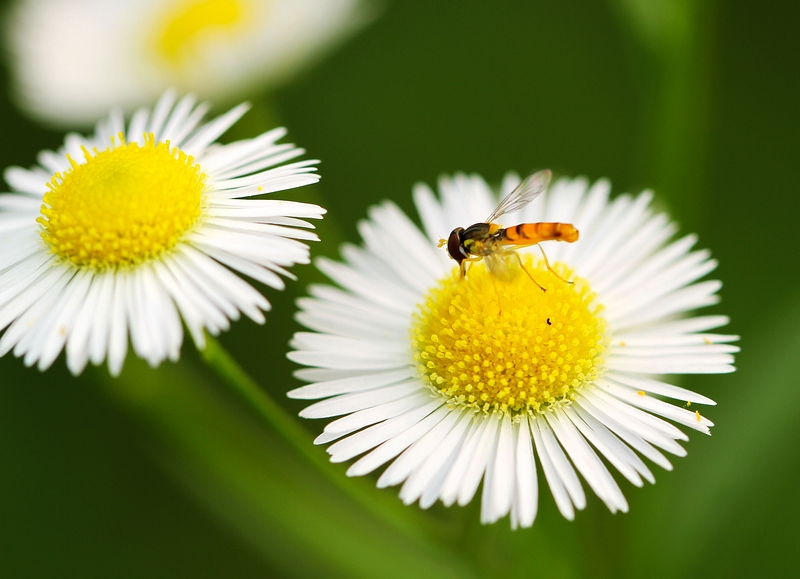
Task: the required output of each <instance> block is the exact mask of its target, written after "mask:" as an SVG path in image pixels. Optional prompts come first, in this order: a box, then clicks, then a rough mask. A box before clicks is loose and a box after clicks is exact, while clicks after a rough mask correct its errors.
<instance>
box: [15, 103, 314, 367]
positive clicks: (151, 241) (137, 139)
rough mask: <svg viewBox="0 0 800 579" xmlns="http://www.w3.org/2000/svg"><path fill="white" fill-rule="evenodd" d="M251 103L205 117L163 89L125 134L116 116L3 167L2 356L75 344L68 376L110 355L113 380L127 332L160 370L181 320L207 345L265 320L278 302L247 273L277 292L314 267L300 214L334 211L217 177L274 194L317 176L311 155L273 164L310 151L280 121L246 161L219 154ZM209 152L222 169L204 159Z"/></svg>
mask: <svg viewBox="0 0 800 579" xmlns="http://www.w3.org/2000/svg"><path fill="white" fill-rule="evenodd" d="M246 108H247V107H246V106H244V105H243V106H239V107H235V108H234V109H232V110H231V111H230V112H228V113H226V114H224V115H222V116H221V117H219V118H217V119H215V120H212V121H210V122H208V123H206V124H202V117H203V114H204V112H205V111H206V110H207V105H204V104H203V105H197V104H196V99H195V97H193V96H187V97H184V98H182V99H178V98H177V92H175V91H168V92H167V93H165V94H164V95H163V96H162V98H161V99H159V101H158V103H157V104H156V106H155V107H154V109H153V110H152V112H151V111H149V110H148V109H140V110H139V111H138V112H137V113H136V114H135V115H134V117H133V118H132V119H131V121H130V123H129V128H128V134H127V135H123V131H124V126H125V125H124V118H123V116H122V115H121V114H120V113H119V112H114V113H112V114H111V115H110V116H109V117H108V118H107V119H105V120H103V121H101V122H99V123H98V124H97V130H96V132H95V134H94V135H92V136H90V137H82V136H80V135H77V134H69V135H67V136H66V137H65V140H64V146H63V147H62V148H61V149H60V150H59V151H57V152H52V151H43V152H42V153H41V154H40V155H39V162H40V164H41V166H40V167H34V168H32V169H30V170H26V169H21V168H19V167H12V168H10V169H7V170H6V172H5V175H6V177H7V179H8V182H9V184H10V185H11V187H12V188H13V189H15V191H14V192H13V193H9V194H0V235H2V237H3V239H4V240H5V241H6V245H7V246H8V249H7V250H6V251H4V252H3V255H2V256H0V329H2V328H7V329H6V330H5V333H4V334H3V336H2V338H0V352H1V353H6V352H8V351H11V350H13V351H14V353H15V355H17V356H24V361H25V363H26V364H28V365H33V364H37V365H38V367H39V368H40V369H45V368H47V367H49V366H50V364H52V362H53V361H54V360H55V358H57V357H58V355H59V353H60V352H61V351H62V350H64V349H65V348H66V355H67V367H68V368H69V369H70V371H72V372H73V373H76V374H77V373H79V372H81V371H82V370H83V369H84V368H85V366H86V364H87V363H88V362H92V363H93V364H101V363H102V362H103V361H104V360H108V366H109V370H110V371H111V373H112V374H114V375H116V374H118V373H119V372H120V371H121V369H122V365H123V362H124V360H125V356H126V353H127V351H128V341H129V340H130V343H131V346H132V349H133V351H134V352H135V353H136V354H137V355H138V356H140V357H141V358H144V359H145V360H147V362H148V363H149V364H150V365H152V366H157V365H158V364H159V363H160V362H162V361H163V360H164V359H170V360H173V361H174V360H177V359H178V356H179V354H180V348H181V344H182V343H183V327H182V322H185V323H186V326H187V327H188V329H189V332H190V333H191V335H192V338H193V340H194V342H195V344H196V345H197V346H198V347H204V346H205V335H204V332H206V331H207V332H209V333H210V334H212V335H216V334H218V333H219V332H220V331H222V330H225V329H227V328H228V327H229V325H230V320H236V319H238V317H239V315H240V314H241V313H244V314H245V315H247V316H248V317H250V318H251V319H253V320H254V321H256V322H259V323H263V322H264V320H265V318H264V312H265V311H267V310H269V309H270V304H269V302H268V301H267V300H266V298H265V297H264V296H262V295H261V294H260V293H259V292H258V291H257V290H256V289H255V288H253V287H252V286H251V285H249V284H248V283H247V282H246V281H244V280H243V279H242V278H241V277H240V275H246V276H249V277H251V278H253V279H255V280H258V281H260V282H263V283H264V284H266V285H268V286H271V287H273V288H277V289H282V288H283V286H284V283H283V280H282V279H281V277H280V276H286V277H292V274H291V273H289V272H288V271H287V269H286V268H288V267H291V266H292V265H294V264H296V263H308V261H309V257H308V253H309V251H308V247H307V246H306V245H305V244H304V243H303V242H302V241H300V240H311V239H316V236H315V235H314V234H313V233H310V232H308V231H305V230H303V229H297V228H298V227H300V228H308V227H310V224H309V223H307V222H305V221H302V220H299V219H296V217H302V218H312V219H316V218H319V217H321V216H322V214H323V213H324V212H325V211H324V209H322V208H321V207H318V206H316V205H308V204H304V203H299V202H288V201H280V200H277V199H270V200H252V199H240V198H239V197H240V195H239V192H240V191H244V192H245V193H246V195H243V196H244V197H247V196H250V195H253V194H254V193H253V192H250V191H248V190H246V189H245V188H241V189H236V188H233V189H229V190H227V191H225V192H224V194H223V193H221V192H220V191H221V190H220V188H219V187H218V185H219V184H220V183H226V184H230V183H232V182H233V183H235V182H236V181H237V180H246V182H247V183H248V187H252V188H253V189H254V190H261V191H264V192H271V191H277V190H280V189H285V188H288V187H293V186H296V185H298V184H299V183H303V182H310V181H316V180H317V179H318V177H317V176H316V175H308V174H307V173H308V171H313V170H314V168H313V167H312V166H311V165H313V164H315V161H300V162H296V163H293V164H291V165H287V166H280V165H278V163H281V162H282V160H283V159H285V158H288V156H289V155H291V157H296V156H298V155H299V154H301V151H302V150H301V149H297V148H296V147H294V145H282V144H281V145H278V144H276V143H275V141H276V139H278V138H279V137H280V136H282V135H283V134H284V132H285V131H284V130H283V129H281V130H278V131H272V132H270V133H268V134H267V135H266V136H267V138H256V139H253V140H252V141H248V142H247V148H246V151H247V157H248V158H249V159H251V160H250V161H247V160H245V161H243V158H242V157H241V156H239V155H236V154H235V153H234V152H235V150H236V145H237V143H231V144H230V145H227V146H225V147H219V148H217V149H216V151H215V150H214V145H213V140H214V139H215V138H216V137H217V136H219V135H220V134H221V133H222V132H224V131H225V130H226V129H227V128H229V127H230V126H231V125H232V124H233V123H234V122H235V121H236V120H237V119H238V118H239V117H240V116H241V115H242V114H243V113H244V111H245V110H246ZM162 138H163V139H169V142H166V141H164V140H159V139H162ZM184 144H185V146H188V147H189V148H190V151H191V156H190V155H189V154H187V150H186V149H184V148H183V146H184ZM207 150H208V151H212V153H213V157H214V167H213V168H214V171H210V170H207V168H206V166H205V165H204V161H205V158H206V151H207ZM277 151H280V153H278V152H277ZM68 156H69V157H68ZM98 166H100V167H105V169H102V168H101V169H98V168H97V167H98ZM267 166H269V167H272V168H271V169H269V170H267V171H263V170H261V169H263V168H265V167H267ZM111 169H113V170H111ZM98 171H99V174H98ZM126 172H127V173H126ZM214 172H216V173H217V174H221V175H224V176H225V178H224V179H221V180H219V182H218V181H217V180H215V178H214V176H213V175H214ZM108 175H113V176H114V178H113V179H108V178H107V176H108ZM117 177H119V178H117ZM226 212H227V213H229V214H230V215H224V214H225V213H226ZM62 223H72V224H76V225H74V226H62V225H61V224H62Z"/></svg>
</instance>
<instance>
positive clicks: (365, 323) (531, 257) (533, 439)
mask: <svg viewBox="0 0 800 579" xmlns="http://www.w3.org/2000/svg"><path fill="white" fill-rule="evenodd" d="M518 182H519V179H518V178H516V177H514V176H509V177H507V178H506V180H505V181H504V183H503V186H502V190H503V191H504V192H508V191H511V190H512V189H513V188H514V187H515V186H516V184H517V183H518ZM609 190H610V186H609V184H608V183H607V182H606V181H599V182H597V183H596V184H594V185H593V186H591V187H589V186H588V184H587V183H586V182H585V181H584V180H582V179H575V180H572V181H569V180H564V179H562V180H559V181H558V182H556V183H555V184H554V186H553V187H552V188H551V190H550V191H549V192H548V193H545V194H544V195H541V196H540V197H538V198H537V199H536V200H535V201H534V202H532V203H530V204H529V205H528V206H527V207H525V208H524V209H523V210H521V211H520V212H519V213H517V214H516V215H514V216H513V217H512V218H506V219H505V220H506V221H508V220H509V219H513V221H514V222H515V223H519V222H537V221H547V222H566V223H573V224H574V225H575V227H577V228H578V229H579V230H580V240H579V241H577V242H575V243H571V244H560V243H552V244H549V245H547V246H546V251H547V254H548V256H549V263H550V266H551V267H548V266H547V262H546V261H545V260H544V258H543V257H542V254H541V253H540V252H539V250H538V249H537V248H536V247H533V246H530V247H522V248H520V249H518V250H517V251H516V253H517V254H518V255H519V257H520V259H519V260H516V259H515V258H514V255H513V253H510V252H504V253H503V254H502V256H501V257H503V258H505V259H501V260H500V263H501V264H502V263H503V262H505V266H504V268H503V270H501V271H499V272H498V271H497V267H496V265H495V266H493V267H492V268H491V270H487V268H486V265H485V264H486V261H487V260H486V259H484V260H481V261H474V262H470V263H469V268H468V270H467V273H466V277H464V278H463V279H462V278H461V275H460V272H459V267H458V266H457V265H456V264H455V263H454V262H453V261H452V260H449V259H448V258H447V256H446V253H445V252H444V250H442V249H439V248H437V244H436V242H435V241H436V240H437V239H440V238H441V237H442V236H443V235H446V234H447V233H448V232H450V231H451V230H453V228H456V227H459V226H460V227H466V226H468V225H469V224H471V223H475V222H476V221H478V222H480V221H479V220H480V219H482V218H484V217H485V216H486V215H489V214H490V213H491V211H492V209H493V207H494V205H495V204H496V202H497V199H496V197H495V195H494V194H493V193H492V191H491V190H490V189H489V187H488V186H487V185H486V183H485V182H484V181H483V180H482V179H480V178H479V177H477V176H474V177H467V176H464V175H458V176H456V177H455V178H453V179H445V178H443V179H442V180H441V182H440V192H441V198H440V199H437V198H436V196H435V195H434V194H433V192H432V191H431V190H430V189H428V188H427V187H426V186H423V185H420V186H418V187H417V189H416V190H415V202H416V205H417V208H418V210H419V212H420V216H421V218H422V222H423V225H424V229H425V233H424V234H423V233H422V232H420V230H419V229H418V228H417V227H416V226H415V225H414V224H413V223H412V222H411V221H410V220H409V219H408V218H407V217H406V216H405V215H404V214H403V213H402V212H401V211H400V210H399V209H398V208H397V207H396V206H395V205H393V204H392V203H384V204H383V205H381V206H379V207H375V208H373V209H372V210H371V212H370V216H369V217H370V218H369V219H368V220H366V221H363V222H362V223H361V224H360V232H361V235H362V237H363V239H364V242H365V246H364V247H356V246H352V245H348V246H345V247H344V248H343V256H344V263H337V262H334V261H331V260H327V259H320V260H319V261H318V266H319V268H320V269H321V270H322V271H323V272H324V273H326V274H327V275H328V276H329V277H330V278H331V279H332V280H334V281H335V282H336V283H337V284H339V285H340V286H341V288H334V287H330V286H313V287H312V288H311V289H310V292H311V296H312V297H309V298H304V299H301V300H300V301H299V305H300V308H301V310H302V311H301V312H300V313H299V314H298V319H299V321H300V322H301V323H302V324H303V325H305V326H306V327H307V328H309V329H310V330H312V332H299V333H297V334H296V335H295V337H294V340H293V347H294V348H295V351H294V352H291V353H290V354H289V357H290V358H291V359H292V360H294V361H295V362H298V363H300V364H304V365H306V366H310V368H306V369H302V370H299V371H298V372H297V375H298V377H299V378H301V379H303V380H305V381H308V382H311V384H309V385H306V386H303V387H301V388H298V389H296V390H293V391H292V392H290V393H289V396H290V397H292V398H300V399H322V398H324V399H325V400H322V401H320V402H316V403H315V404H312V405H311V406H309V407H308V408H306V409H305V410H303V412H302V413H301V415H302V416H304V417H306V418H331V417H340V418H338V419H336V420H334V421H332V422H330V423H328V425H327V426H326V427H325V430H324V432H323V434H321V435H320V436H319V437H318V438H317V440H316V443H317V444H328V443H332V442H333V444H332V445H331V446H330V447H329V448H328V452H329V453H330V454H331V460H333V461H334V462H342V461H347V460H350V459H353V458H355V457H357V456H359V455H362V456H361V457H360V458H359V459H358V460H357V461H356V462H355V463H354V464H353V465H352V466H351V467H350V468H349V470H348V474H349V475H351V476H355V475H364V474H367V473H369V472H371V471H373V470H375V469H377V468H379V467H381V466H383V465H385V464H386V463H391V464H389V466H388V467H387V468H386V469H385V470H384V471H383V473H382V474H381V476H380V478H379V479H378V486H381V487H383V486H390V485H397V484H400V483H403V486H402V489H401V490H400V497H401V498H402V499H403V501H405V502H406V503H407V504H410V503H412V502H415V501H419V503H420V505H421V506H422V507H423V508H426V507H428V506H430V505H432V504H433V503H434V502H436V501H437V500H441V501H442V502H443V503H444V504H445V505H448V506H449V505H452V504H454V503H456V502H457V503H458V504H460V505H465V504H467V503H468V502H470V501H471V500H472V498H473V497H474V495H475V493H476V492H477V490H478V488H479V486H480V484H481V481H483V487H482V488H483V490H482V510H481V520H482V521H483V522H484V523H491V522H494V521H497V520H498V519H500V518H502V517H504V516H505V515H507V514H510V517H511V524H512V527H515V528H516V527H518V526H522V527H527V526H531V525H532V524H533V521H534V519H535V517H536V512H537V503H538V482H537V466H536V463H537V462H538V463H539V464H540V466H541V471H542V472H543V474H544V477H545V480H546V482H547V484H548V486H549V487H550V489H551V491H552V494H553V497H554V498H555V501H556V504H557V506H558V508H559V510H560V511H561V513H562V514H563V515H564V516H565V517H567V518H568V519H572V518H573V517H574V510H575V509H576V508H577V509H582V508H583V507H584V506H585V505H586V497H585V494H584V490H583V487H582V485H581V482H580V479H579V476H578V475H580V476H582V477H583V479H584V480H585V481H586V483H588V485H589V486H590V487H591V488H592V490H593V491H594V492H595V493H596V494H597V495H598V496H599V497H600V498H601V499H602V500H603V501H604V502H605V503H606V505H607V506H608V507H609V509H611V511H613V512H616V511H627V509H628V504H627V501H626V500H625V497H624V495H623V493H622V491H621V490H620V488H619V486H618V485H617V483H616V482H615V480H614V477H613V476H612V475H611V474H610V472H609V470H608V469H607V467H606V466H605V464H604V462H603V461H602V460H601V456H602V457H604V458H605V459H606V460H607V461H608V463H610V464H611V465H612V466H613V467H614V468H616V469H617V470H619V472H620V473H621V474H622V475H623V476H624V477H625V478H627V479H628V480H629V481H630V482H632V483H633V484H634V485H636V486H642V484H643V480H647V481H649V482H651V483H652V482H654V477H653V474H652V473H651V471H650V469H649V468H648V466H647V465H646V464H645V463H644V461H643V460H642V459H641V458H640V456H639V455H642V456H644V457H646V458H648V459H650V460H651V461H652V462H654V463H655V464H657V465H659V466H661V467H663V468H666V469H670V468H671V464H670V462H669V461H668V460H667V458H666V457H665V456H664V454H662V451H666V452H668V453H671V454H674V455H677V456H683V455H685V454H686V453H685V450H684V449H683V448H682V447H681V446H680V445H679V444H678V442H677V441H679V440H686V439H687V437H686V435H685V434H684V432H683V431H681V430H680V429H678V428H677V427H676V426H674V425H673V424H671V423H670V422H667V421H666V420H664V419H663V418H667V419H668V420H670V421H672V422H675V423H678V424H681V425H683V426H687V427H689V428H692V429H694V430H698V431H700V432H704V433H708V432H709V430H708V429H709V427H710V426H712V423H711V421H709V420H708V419H707V418H705V417H704V416H703V415H702V414H700V413H699V412H697V411H695V410H694V409H692V410H689V409H686V408H682V407H681V406H683V405H687V404H688V403H697V404H713V402H712V401H711V400H709V399H708V398H706V397H704V396H702V395H700V394H696V393H694V392H691V391H688V390H685V389H683V388H680V387H678V386H674V385H672V384H670V383H669V382H668V381H666V380H665V379H664V378H662V377H661V375H665V374H688V373H721V372H731V371H733V366H732V365H731V364H732V363H733V357H732V353H734V352H736V351H737V350H738V349H737V348H736V347H735V346H732V345H729V344H727V342H730V341H733V340H735V339H736V337H735V336H727V335H721V334H716V333H708V331H709V330H711V329H713V328H716V327H719V326H722V325H725V324H726V323H727V321H728V320H727V318H726V317H724V316H718V315H713V316H700V317H688V316H689V312H690V311H692V310H694V309H697V308H701V307H704V306H708V305H711V304H714V303H716V302H717V300H718V297H717V291H718V289H719V287H720V283H719V282H717V281H698V280H699V279H700V278H702V277H703V276H705V275H706V274H708V273H709V272H710V271H712V270H713V269H714V267H715V266H716V262H715V261H714V260H712V259H710V257H709V253H708V252H707V251H704V250H700V251H691V248H692V246H693V245H694V243H695V242H696V237H695V236H693V235H689V236H686V237H683V238H681V239H678V240H676V241H672V242H669V239H670V238H671V237H672V235H673V234H674V233H675V230H676V227H675V225H674V223H672V222H670V221H669V219H667V217H666V216H665V215H663V214H658V213H654V212H653V210H652V209H651V208H650V207H649V204H650V200H651V195H650V194H649V193H642V194H641V195H639V196H637V197H631V196H629V195H622V196H619V197H617V198H616V199H615V200H613V201H609ZM507 225H511V223H507ZM510 237H511V235H510V234H509V239H510ZM573 237H577V232H575V235H574V236H573ZM509 245H510V244H509ZM473 247H474V246H473ZM510 248H511V247H509V246H504V249H505V250H508V249H510ZM451 250H453V248H452V247H451ZM451 254H452V253H451ZM457 255H458V254H457ZM498 274H499V275H498ZM537 285H541V286H542V288H544V290H546V291H542V290H541V289H540V288H539V287H537ZM665 398H667V399H673V400H678V401H680V404H681V406H677V405H674V404H671V403H669V402H667V401H665V400H664V399H665ZM334 441H335V442H334Z"/></svg>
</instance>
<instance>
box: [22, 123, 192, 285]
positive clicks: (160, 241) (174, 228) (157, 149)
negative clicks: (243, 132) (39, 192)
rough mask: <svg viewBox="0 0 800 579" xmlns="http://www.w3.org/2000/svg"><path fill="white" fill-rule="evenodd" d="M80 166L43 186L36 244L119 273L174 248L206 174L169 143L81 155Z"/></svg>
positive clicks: (122, 145)
mask: <svg viewBox="0 0 800 579" xmlns="http://www.w3.org/2000/svg"><path fill="white" fill-rule="evenodd" d="M83 154H84V157H85V160H84V162H83V163H78V162H76V161H75V160H74V159H73V158H72V157H70V156H69V155H68V156H67V159H68V160H69V162H70V165H71V167H70V168H69V169H68V170H67V171H65V172H64V173H56V174H55V175H53V178H52V179H51V181H50V182H49V183H48V184H47V188H48V191H47V192H46V193H45V195H44V199H43V204H42V210H41V216H40V217H39V218H38V219H37V221H38V222H39V224H41V226H42V231H41V235H42V239H43V240H44V242H45V243H46V244H47V246H48V247H49V248H50V250H51V251H52V252H53V253H55V254H56V255H58V256H59V257H61V258H63V259H65V260H69V261H70V262H72V263H73V264H75V265H76V266H79V267H90V268H94V269H98V270H103V269H109V268H112V269H113V268H120V267H125V266H129V265H134V264H137V263H140V262H142V261H145V260H148V259H153V258H155V257H158V256H159V255H161V254H163V253H164V252H165V251H168V250H170V249H172V248H173V247H174V246H175V244H176V243H178V241H180V240H181V239H182V237H183V236H184V235H185V234H186V232H187V231H188V230H189V229H190V228H192V227H193V226H194V225H195V224H196V223H197V222H198V220H199V219H200V217H201V215H202V212H203V204H204V195H205V191H206V176H205V174H203V173H202V171H201V170H200V167H199V165H197V164H196V163H195V162H194V159H193V158H192V157H190V156H188V155H186V153H184V152H183V151H181V150H180V149H177V148H170V144H169V141H167V142H158V143H157V142H155V140H154V138H153V135H152V134H149V135H146V136H145V140H144V144H143V145H139V144H138V143H126V142H124V139H123V137H122V136H121V135H120V138H119V141H116V142H114V141H112V146H111V147H109V148H108V149H106V150H103V151H98V150H96V149H95V150H94V151H89V150H87V149H85V148H84V149H83Z"/></svg>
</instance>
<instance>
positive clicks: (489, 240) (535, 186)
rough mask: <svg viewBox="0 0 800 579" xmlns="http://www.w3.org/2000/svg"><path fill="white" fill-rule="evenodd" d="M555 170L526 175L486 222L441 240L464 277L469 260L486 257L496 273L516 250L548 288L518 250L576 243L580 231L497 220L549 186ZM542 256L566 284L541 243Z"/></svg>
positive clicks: (548, 224) (459, 229)
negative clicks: (510, 224)
mask: <svg viewBox="0 0 800 579" xmlns="http://www.w3.org/2000/svg"><path fill="white" fill-rule="evenodd" d="M551 176H552V173H551V172H550V171H549V170H548V169H545V170H544V171H538V172H536V173H533V174H531V175H529V176H528V177H526V178H525V180H524V181H522V183H520V184H519V186H518V187H517V188H516V189H514V190H513V191H512V192H511V193H509V194H508V195H507V196H506V197H505V199H503V200H502V201H501V202H500V204H499V205H498V206H497V209H495V210H494V211H493V212H492V214H491V215H489V217H487V218H486V221H485V222H483V223H475V224H473V225H470V226H469V227H467V228H466V229H465V228H463V227H456V228H455V229H453V231H451V232H450V237H449V238H447V239H440V240H439V247H444V246H445V245H446V246H447V253H448V254H449V255H450V257H451V258H452V259H454V260H455V261H456V262H457V263H458V265H459V268H460V269H461V279H464V277H465V276H466V275H467V263H468V262H474V261H480V260H481V259H485V260H486V267H487V269H488V270H489V271H490V272H492V273H495V274H496V273H498V272H499V271H501V269H502V266H503V258H504V257H506V256H508V255H509V254H510V253H514V255H515V256H516V257H517V260H519V265H520V267H521V268H522V269H523V271H524V272H525V273H526V274H528V277H529V278H531V280H532V281H533V283H535V284H536V285H537V286H539V288H540V289H541V290H542V291H547V289H545V288H544V287H543V286H542V285H541V284H540V283H539V282H537V281H536V280H535V279H534V278H533V276H532V275H531V273H530V272H529V271H528V270H527V268H526V267H525V265H524V264H523V263H522V258H520V256H519V254H517V253H515V250H517V249H519V248H521V247H527V246H530V245H538V244H539V243H540V242H542V241H550V240H555V241H566V242H567V243H572V242H574V241H577V240H578V235H579V233H578V230H577V229H575V227H574V226H573V225H572V224H571V223H558V222H538V223H520V224H519V225H514V226H513V227H501V226H500V225H498V224H497V223H495V222H494V221H495V220H496V219H498V218H500V217H501V216H502V215H504V214H506V213H512V212H514V211H517V210H519V209H522V208H523V207H525V206H526V205H527V204H528V203H530V202H531V201H533V200H534V199H536V198H537V197H538V196H539V195H541V193H542V192H544V191H545V190H546V189H547V185H548V184H549V183H550V177H551ZM539 249H540V250H541V251H542V257H543V258H544V263H545V266H546V267H547V269H548V270H549V271H550V273H552V274H553V275H555V276H556V277H558V278H559V279H561V280H562V281H564V282H566V283H571V282H567V281H566V280H565V279H564V278H562V277H561V276H560V275H558V274H557V273H556V272H555V271H553V268H551V267H550V264H549V263H548V262H547V256H546V255H545V253H544V250H543V249H542V247H541V246H539Z"/></svg>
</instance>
